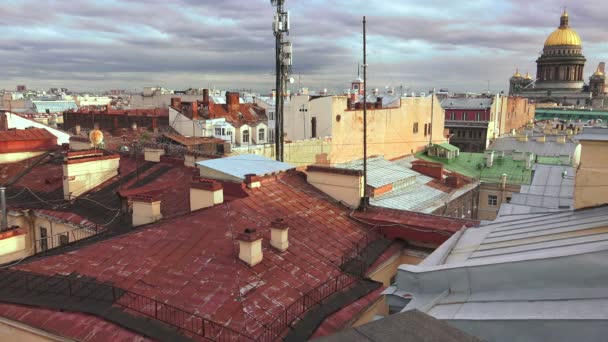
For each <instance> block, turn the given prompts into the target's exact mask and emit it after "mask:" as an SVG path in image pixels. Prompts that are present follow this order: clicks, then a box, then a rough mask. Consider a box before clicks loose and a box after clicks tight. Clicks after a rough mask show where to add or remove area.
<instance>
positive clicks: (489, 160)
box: [486, 151, 494, 168]
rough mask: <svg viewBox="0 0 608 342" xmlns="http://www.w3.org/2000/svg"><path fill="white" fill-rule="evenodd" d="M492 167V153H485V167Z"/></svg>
mask: <svg viewBox="0 0 608 342" xmlns="http://www.w3.org/2000/svg"><path fill="white" fill-rule="evenodd" d="M493 165H494V151H486V167H488V168H490V167H492V166H493Z"/></svg>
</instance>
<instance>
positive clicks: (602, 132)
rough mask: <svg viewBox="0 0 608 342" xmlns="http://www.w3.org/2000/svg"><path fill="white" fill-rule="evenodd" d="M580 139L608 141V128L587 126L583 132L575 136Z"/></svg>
mask: <svg viewBox="0 0 608 342" xmlns="http://www.w3.org/2000/svg"><path fill="white" fill-rule="evenodd" d="M574 138H575V139H576V140H578V141H583V140H594V141H608V128H600V127H593V128H585V130H584V131H583V133H581V134H579V135H577V136H575V137H574Z"/></svg>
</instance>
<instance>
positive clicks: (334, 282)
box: [256, 273, 358, 342]
mask: <svg viewBox="0 0 608 342" xmlns="http://www.w3.org/2000/svg"><path fill="white" fill-rule="evenodd" d="M357 280H358V278H356V277H353V276H351V275H350V274H346V273H343V274H340V275H338V276H337V277H334V278H331V279H329V280H328V281H326V282H324V283H322V284H321V285H319V286H317V287H315V288H314V289H312V290H310V291H308V292H306V293H305V294H304V295H302V297H300V298H299V299H297V300H296V301H295V302H293V303H291V304H290V305H289V306H288V307H287V308H285V310H284V311H283V312H282V313H281V314H279V315H278V316H276V317H274V321H273V322H272V323H271V324H269V325H264V328H265V329H266V331H265V332H264V333H262V334H261V335H260V336H258V337H257V338H256V340H257V341H261V342H271V341H275V340H276V339H278V338H280V337H281V335H282V334H283V333H284V332H285V331H286V330H287V328H289V327H291V326H293V324H294V323H296V322H297V321H298V320H299V319H300V318H301V317H302V316H303V314H304V313H306V312H308V311H309V310H310V309H312V308H313V307H315V306H317V305H321V304H322V302H323V301H324V300H325V299H327V298H328V297H330V296H331V295H333V294H335V293H337V292H338V291H341V290H344V289H346V288H348V287H349V286H351V285H353V284H354V283H355V282H357Z"/></svg>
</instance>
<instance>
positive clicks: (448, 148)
mask: <svg viewBox="0 0 608 342" xmlns="http://www.w3.org/2000/svg"><path fill="white" fill-rule="evenodd" d="M435 146H440V147H442V148H445V149H446V150H448V151H452V152H456V151H458V150H460V149H459V148H458V147H456V146H454V145H451V144H448V143H442V144H435Z"/></svg>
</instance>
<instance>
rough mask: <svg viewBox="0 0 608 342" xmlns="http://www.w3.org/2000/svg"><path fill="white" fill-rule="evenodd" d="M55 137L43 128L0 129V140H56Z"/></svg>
mask: <svg viewBox="0 0 608 342" xmlns="http://www.w3.org/2000/svg"><path fill="white" fill-rule="evenodd" d="M56 139H57V137H56V136H54V135H53V134H52V133H51V132H49V131H47V130H46V129H44V128H29V129H13V130H9V131H0V142H5V141H30V140H56Z"/></svg>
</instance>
